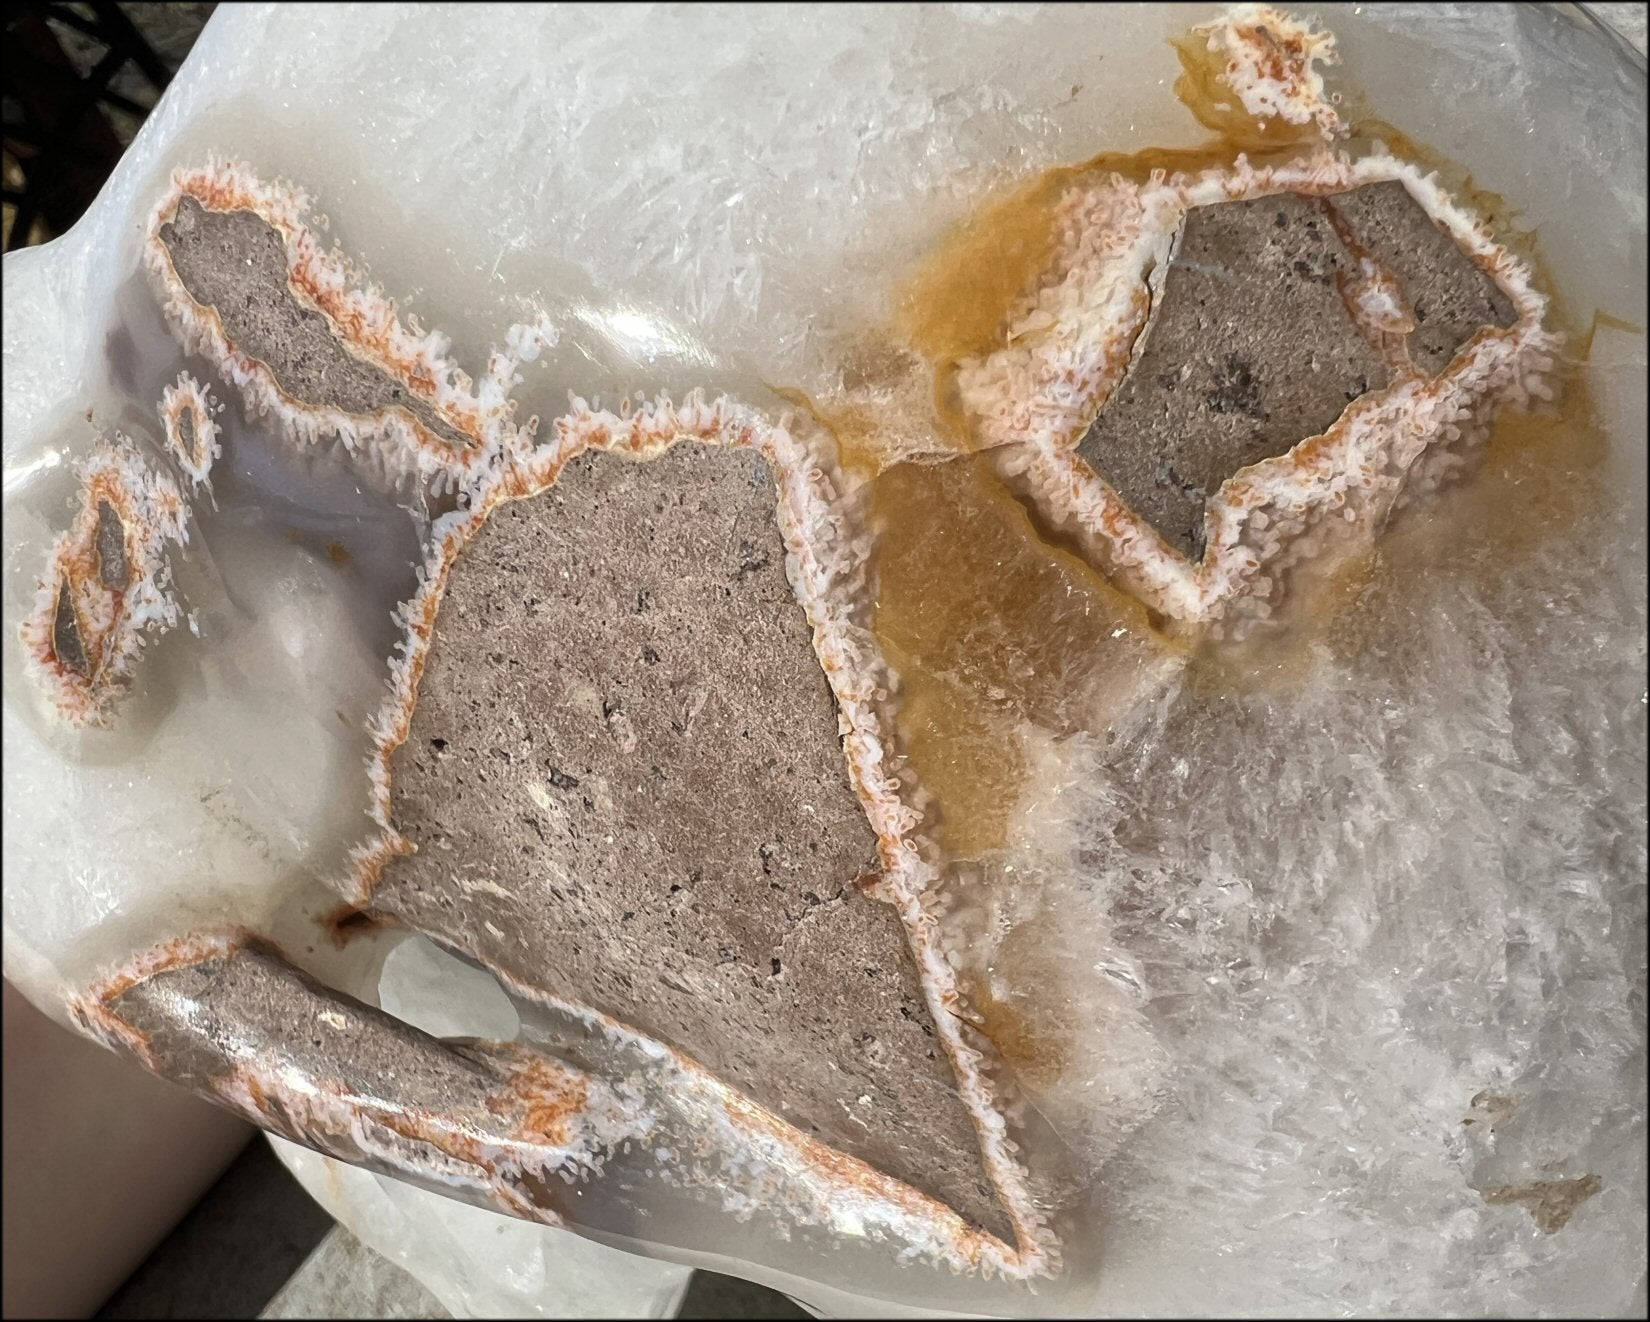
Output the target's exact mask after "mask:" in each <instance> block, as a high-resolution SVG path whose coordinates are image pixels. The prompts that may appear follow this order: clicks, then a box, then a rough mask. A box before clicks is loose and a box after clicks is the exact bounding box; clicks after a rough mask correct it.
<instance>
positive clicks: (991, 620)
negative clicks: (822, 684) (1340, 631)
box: [870, 456, 1173, 858]
mask: <svg viewBox="0 0 1650 1322" xmlns="http://www.w3.org/2000/svg"><path fill="white" fill-rule="evenodd" d="M870 510H871V521H872V526H873V528H874V529H875V531H876V533H877V558H876V588H875V592H876V598H875V600H876V608H875V615H874V624H873V628H874V630H875V632H876V635H877V640H878V642H879V643H880V644H881V646H882V648H883V650H884V652H885V653H886V655H887V656H888V659H889V662H890V663H891V665H892V666H893V668H894V670H895V672H896V673H897V674H898V675H899V677H900V687H899V698H898V708H899V717H898V726H899V734H900V746H901V749H902V751H904V752H905V753H906V754H907V755H908V756H909V758H910V760H911V763H912V765H913V767H914V769H915V770H916V772H917V774H918V776H919V777H920V779H921V781H922V784H923V785H924V787H925V788H926V789H927V790H928V792H929V793H931V794H933V795H934V796H935V797H936V799H937V800H938V803H939V812H938V813H937V814H935V825H936V830H937V833H938V835H939V837H940V838H941V842H942V843H943V844H944V845H945V847H946V848H947V849H948V850H949V851H950V852H951V853H952V854H953V856H956V857H960V858H969V857H977V856H979V855H980V854H983V853H986V852H989V851H991V850H993V849H997V848H1000V847H1001V846H1002V845H1003V843H1004V840H1005V830H1006V827H1007V824H1008V821H1009V817H1010V814H1011V812H1012V809H1013V808H1014V805H1015V796H1016V792H1017V790H1018V789H1019V787H1020V784H1021V782H1022V780H1023V776H1024V772H1025V764H1024V756H1025V753H1024V748H1023V745H1022V733H1021V732H1022V731H1023V730H1024V727H1025V723H1026V722H1027V721H1030V722H1033V723H1035V724H1036V725H1037V726H1040V727H1042V728H1043V729H1044V730H1047V731H1049V732H1051V733H1053V734H1056V735H1058V734H1059V733H1064V732H1069V731H1071V730H1073V729H1076V728H1081V727H1085V726H1086V727H1088V728H1094V727H1095V726H1096V725H1099V727H1100V728H1102V729H1103V728H1104V723H1105V720H1106V717H1107V716H1108V715H1109V714H1116V713H1115V712H1114V710H1113V708H1114V707H1115V706H1116V705H1117V703H1119V702H1122V703H1126V702H1127V700H1128V699H1127V695H1128V694H1129V693H1130V692H1131V691H1132V689H1131V684H1132V683H1133V681H1135V680H1136V679H1137V678H1138V676H1139V674H1140V671H1141V669H1142V667H1144V666H1149V665H1151V664H1153V663H1154V662H1156V661H1158V660H1160V659H1161V658H1162V657H1163V656H1164V655H1166V654H1168V653H1169V652H1171V651H1172V650H1173V645H1172V644H1170V643H1169V642H1168V641H1167V640H1166V639H1164V638H1163V637H1162V636H1161V635H1159V634H1158V633H1156V631H1154V630H1153V629H1152V628H1151V626H1150V624H1149V622H1148V621H1147V618H1146V612H1145V610H1144V608H1143V607H1142V606H1140V604H1139V603H1138V602H1136V601H1135V600H1134V599H1133V598H1131V597H1128V596H1125V595H1124V594H1123V593H1121V592H1119V591H1118V590H1117V589H1116V588H1114V587H1112V586H1111V585H1110V584H1109V583H1107V582H1106V581H1105V579H1103V578H1101V577H1100V576H1099V575H1098V574H1097V573H1095V572H1094V570H1092V569H1091V568H1089V567H1088V566H1087V565H1086V564H1084V563H1083V562H1082V561H1081V560H1079V559H1078V558H1077V557H1076V556H1073V555H1071V554H1069V553H1067V552H1065V551H1062V550H1059V549H1057V548H1055V547H1053V546H1050V545H1049V544H1048V543H1046V542H1044V541H1043V540H1042V539H1041V538H1040V537H1039V536H1038V535H1037V533H1036V531H1035V529H1034V528H1033V527H1032V524H1031V520H1030V518H1029V517H1028V516H1027V514H1026V512H1025V510H1024V508H1023V507H1022V506H1021V505H1020V504H1019V502H1018V501H1016V500H1015V499H1014V498H1013V496H1012V495H1010V494H1009V492H1008V491H1007V490H1006V489H1005V488H1004V487H1003V485H1002V483H1001V481H1000V479H999V478H998V477H997V476H996V474H995V473H994V472H993V471H992V469H991V466H990V463H989V461H988V460H987V459H986V458H985V457H984V456H979V457H968V458H962V459H957V460H954V461H950V462H944V463H938V464H919V463H903V464H896V465H895V466H893V467H892V468H889V469H888V470H887V471H886V472H884V473H883V474H882V475H881V476H879V477H878V478H877V479H876V480H875V481H874V482H873V483H872V484H871V490H870Z"/></svg>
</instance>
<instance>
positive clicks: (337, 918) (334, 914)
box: [320, 904, 403, 949]
mask: <svg viewBox="0 0 1650 1322" xmlns="http://www.w3.org/2000/svg"><path fill="white" fill-rule="evenodd" d="M320 923H321V927H322V929H323V930H324V931H325V932H326V934H327V936H328V938H330V939H331V941H332V944H333V945H335V946H337V947H339V948H340V949H342V948H343V947H345V946H347V945H349V943H350V942H351V941H353V940H355V938H356V937H358V936H365V935H366V934H367V933H368V932H376V931H378V930H380V929H382V928H386V927H401V926H403V924H402V923H401V921H400V920H399V919H397V918H396V917H395V916H394V915H393V914H384V913H377V912H375V911H373V910H370V909H361V908H357V907H356V906H355V905H353V904H341V905H339V906H338V907H337V908H335V909H331V910H328V911H327V912H326V913H324V914H322V915H321V917H320Z"/></svg>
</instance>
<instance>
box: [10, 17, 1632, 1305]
mask: <svg viewBox="0 0 1650 1322" xmlns="http://www.w3.org/2000/svg"><path fill="white" fill-rule="evenodd" d="M121 8H122V9H123V10H125V11H127V13H128V15H129V16H130V17H131V18H132V19H133V21H134V22H135V23H136V24H137V25H138V26H139V27H140V29H142V30H143V31H144V32H145V34H146V35H147V36H148V37H149V39H150V41H151V43H152V44H153V45H154V46H155V48H156V50H157V51H159V52H161V53H162V55H163V56H164V57H165V58H166V59H167V62H168V63H169V64H175V63H176V62H179V61H181V60H182V58H183V56H184V55H185V54H187V52H188V49H189V46H190V45H191V44H192V43H193V40H194V37H195V35H196V34H197V33H198V32H199V28H200V25H201V24H202V23H204V21H205V19H206V17H207V15H209V14H210V12H211V10H212V8H213V6H212V5H210V4H180V5H162V4H124V5H122V6H121ZM1584 8H1587V9H1590V10H1592V11H1593V12H1594V13H1596V14H1598V15H1599V16H1600V17H1602V18H1604V19H1605V20H1606V21H1607V22H1609V23H1611V24H1613V25H1615V26H1616V27H1617V28H1618V29H1619V30H1620V31H1621V32H1622V33H1623V34H1624V35H1625V36H1626V37H1627V39H1628V40H1629V42H1631V44H1632V45H1633V46H1635V47H1636V48H1637V50H1638V51H1639V52H1640V54H1641V55H1642V54H1643V52H1644V50H1645V26H1646V10H1645V7H1644V5H1643V4H1642V3H1636V2H1635V3H1612V4H1594V5H1588V6H1584ZM69 40H70V42H72V37H71V38H70V39H69ZM66 44H68V43H66ZM70 54H71V55H74V54H75V51H74V50H73V49H71V50H70ZM136 122H140V121H135V122H133V123H130V124H119V125H116V129H117V132H120V134H121V137H122V140H123V141H130V138H131V134H132V133H133V132H134V131H135V127H136ZM8 171H9V163H8ZM8 228H9V223H8ZM42 237H49V236H46V235H42ZM97 1316H98V1317H101V1318H256V1317H270V1318H301V1317H339V1318H373V1317H389V1318H441V1317H447V1316H449V1314H448V1313H447V1312H446V1311H445V1310H444V1309H442V1308H441V1306H440V1304H439V1303H437V1302H436V1300H435V1299H434V1298H433V1297H432V1296H431V1295H429V1293H428V1292H427V1291H425V1290H424V1289H423V1288H422V1287H421V1286H420V1285H419V1284H418V1283H417V1282H416V1281H415V1280H413V1279H412V1277H410V1276H408V1275H407V1274H406V1273H405V1272H402V1271H401V1270H400V1269H399V1268H397V1267H394V1266H392V1265H391V1264H389V1263H388V1262H386V1261H384V1259H382V1258H380V1257H378V1256H377V1255H376V1254H374V1253H372V1251H371V1250H369V1249H367V1248H365V1247H364V1246H363V1245H361V1244H360V1243H359V1241H357V1240H356V1239H355V1238H354V1237H353V1236H352V1235H350V1234H349V1232H348V1231H345V1230H343V1229H342V1228H341V1227H337V1226H335V1224H334V1223H333V1221H332V1218H331V1217H330V1216H328V1215H327V1213H326V1212H324V1211H322V1210H321V1208H320V1207H318V1206H317V1205H316V1204H315V1203H314V1202H312V1201H311V1200H310V1198H309V1197H308V1195H307V1194H305V1193H304V1192H303V1190H302V1189H301V1188H300V1187H299V1185H298V1184H297V1182H296V1181H295V1180H293V1178H292V1177H291V1176H290V1175H289V1174H287V1172H286V1169H285V1167H283V1166H282V1165H281V1164H280V1162H279V1161H278V1160H277V1159H276V1158H275V1155H274V1153H273V1152H272V1151H271V1150H270V1148H269V1145H268V1144H267V1143H264V1142H261V1141H260V1142H255V1143H253V1144H251V1145H250V1146H249V1147H248V1148H247V1149H246V1151H245V1152H244V1153H243V1154H242V1155H241V1157H240V1158H239V1159H238V1160H237V1161H236V1162H235V1163H234V1164H233V1165H232V1166H231V1167H230V1168H229V1170H228V1171H227V1172H226V1173H225V1174H224V1175H223V1176H222V1178H220V1179H219V1180H218V1182H217V1183H216V1184H215V1185H214V1186H213V1187H212V1189H211V1190H210V1191H209V1192H208V1193H207V1194H206V1196H205V1197H204V1198H202V1199H201V1201H200V1203H199V1204H198V1205H197V1206H196V1208H195V1210H194V1211H193V1212H191V1213H190V1215H189V1216H188V1217H186V1218H185V1219H184V1221H183V1222H182V1223H181V1224H180V1225H179V1226H178V1227H177V1228H176V1229H175V1230H174V1231H173V1232H172V1234H171V1235H170V1236H169V1237H168V1238H167V1239H166V1240H165V1241H164V1242H162V1244H161V1245H160V1246H159V1247H158V1248H157V1249H156V1250H155V1251H154V1253H152V1254H151V1255H150V1257H149V1259H148V1260H147V1261H146V1262H145V1263H144V1264H143V1266H142V1267H141V1268H139V1270H138V1271H137V1272H135V1273H134V1274H133V1275H132V1276H131V1278H130V1279H129V1280H128V1281H127V1282H126V1284H125V1285H124V1286H123V1287H121V1289H119V1290H118V1291H117V1292H116V1293H115V1294H114V1296H113V1297H112V1298H111V1299H109V1301H108V1302H107V1304H105V1306H104V1307H103V1309H102V1311H101V1312H100V1313H98V1315H97ZM678 1316H680V1317H684V1318H729V1319H734V1318H801V1317H806V1316H807V1314H806V1313H804V1312H803V1311H802V1310H800V1309H799V1308H797V1307H796V1305H794V1304H792V1303H791V1302H790V1301H789V1300H788V1299H786V1298H785V1297H784V1296H783V1295H779V1294H776V1293H774V1292H773V1291H771V1290H766V1289H763V1288H762V1287H760V1286H756V1285H752V1284H750V1283H749V1282H745V1281H739V1280H735V1279H733V1278H730V1277H725V1276H718V1275H715V1274H714V1273H709V1272H698V1273H695V1276H694V1280H693V1283H692V1285H691V1286H690V1287H689V1290H688V1293H687V1296H686V1298H685V1299H684V1300H683V1304H682V1307H681V1310H680V1312H679V1314H678Z"/></svg>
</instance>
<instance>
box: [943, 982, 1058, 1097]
mask: <svg viewBox="0 0 1650 1322" xmlns="http://www.w3.org/2000/svg"><path fill="white" fill-rule="evenodd" d="M968 1003H969V1006H970V1008H972V1009H973V1010H974V1012H975V1013H976V1014H977V1015H978V1016H979V1020H980V1022H979V1028H980V1031H981V1032H983V1033H984V1034H985V1035H986V1036H987V1037H988V1038H990V1039H991V1044H992V1046H994V1047H995V1048H996V1049H997V1054H998V1055H999V1056H1001V1057H1002V1059H1003V1063H1004V1064H1006V1065H1007V1066H1008V1067H1009V1068H1010V1069H1011V1070H1013V1071H1014V1073H1015V1075H1016V1076H1017V1077H1019V1078H1021V1079H1024V1080H1026V1081H1028V1082H1036V1081H1039V1080H1041V1081H1043V1082H1046V1083H1053V1082H1056V1081H1057V1080H1058V1079H1059V1078H1060V1075H1061V1073H1062V1072H1063V1071H1064V1069H1065V1065H1066V1056H1067V1047H1068V1045H1069V1044H1070V1043H1071V1042H1072V1041H1073V1034H1072V1033H1071V1032H1070V1031H1069V1029H1070V1026H1069V1025H1065V1024H1060V1023H1056V1022H1052V1021H1051V1019H1050V1016H1049V1015H1048V1013H1047V1012H1046V1007H1038V1009H1037V1010H1036V1011H1035V1012H1034V1013H1030V1014H1027V1013H1025V1012H1024V1011H1022V1010H1020V1009H1018V1008H1017V1007H1016V1006H1015V1005H1013V1004H1012V1003H1011V1002H1009V1001H1005V1000H1000V999H999V998H998V997H996V996H995V995H994V994H993V993H992V991H991V989H990V988H989V987H986V986H976V987H974V988H972V989H971V990H970V992H969V997H968Z"/></svg>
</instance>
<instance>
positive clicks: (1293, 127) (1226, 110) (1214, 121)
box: [1169, 32, 1320, 152]
mask: <svg viewBox="0 0 1650 1322" xmlns="http://www.w3.org/2000/svg"><path fill="white" fill-rule="evenodd" d="M1264 35H1266V36H1267V38H1268V39H1271V38H1270V34H1264ZM1169 44H1170V45H1171V46H1173V47H1174V52H1175V55H1176V56H1177V57H1178V58H1179V60H1180V68H1181V71H1182V72H1181V75H1180V77H1179V78H1177V79H1176V80H1175V85H1174V94H1175V99H1176V100H1178V101H1179V102H1180V103H1181V104H1182V105H1183V106H1185V107H1186V109H1188V110H1190V111H1191V112H1192V114H1193V115H1194V116H1196V118H1197V122H1198V123H1199V124H1202V125H1203V126H1204V127H1205V128H1209V129H1213V130H1214V131H1215V132H1216V133H1218V134H1219V135H1220V137H1221V139H1222V140H1223V141H1224V142H1226V143H1227V144H1229V145H1230V146H1231V147H1233V148H1236V149H1238V150H1241V151H1248V152H1254V151H1257V150H1266V149H1269V148H1274V147H1287V146H1294V145H1299V144H1311V143H1314V142H1317V141H1319V139H1320V130H1319V128H1318V124H1317V121H1316V120H1314V119H1308V120H1307V121H1306V122H1305V123H1304V124H1291V123H1289V121H1288V120H1286V119H1283V118H1281V117H1271V118H1265V119H1263V118H1260V117H1258V116H1256V115H1252V114H1250V113H1249V112H1248V111H1247V110H1245V109H1244V108H1243V101H1242V99H1241V98H1240V97H1238V96H1237V95H1236V94H1235V93H1234V92H1233V91H1232V89H1231V88H1230V87H1228V86H1227V85H1226V84H1225V83H1224V82H1223V81H1222V78H1223V77H1224V76H1225V74H1226V63H1227V56H1226V55H1225V53H1224V52H1220V51H1212V50H1210V49H1209V39H1208V37H1207V36H1205V35H1200V34H1199V33H1196V32H1186V33H1183V34H1182V35H1180V36H1178V37H1170V38H1169ZM1304 59H1305V52H1304V51H1302V50H1301V49H1299V41H1298V39H1297V40H1296V42H1295V43H1294V44H1293V45H1292V46H1286V47H1285V48H1283V49H1281V50H1280V51H1279V52H1278V58H1277V59H1276V61H1275V63H1274V66H1273V67H1271V68H1268V69H1267V70H1266V71H1265V72H1266V73H1268V74H1269V75H1270V76H1271V77H1272V78H1274V79H1276V80H1277V81H1279V82H1283V81H1285V80H1286V75H1285V61H1286V60H1288V61H1291V62H1293V63H1294V64H1296V65H1300V64H1303V63H1304Z"/></svg>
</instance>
